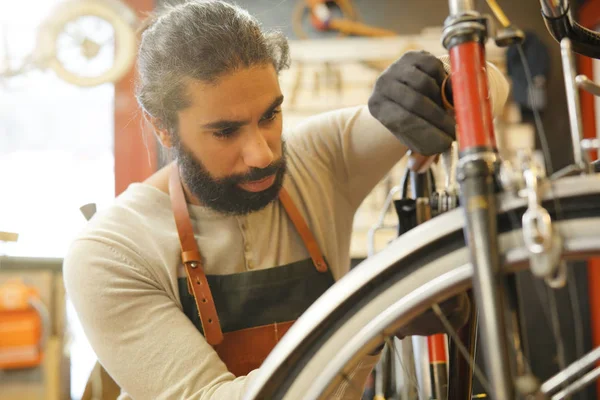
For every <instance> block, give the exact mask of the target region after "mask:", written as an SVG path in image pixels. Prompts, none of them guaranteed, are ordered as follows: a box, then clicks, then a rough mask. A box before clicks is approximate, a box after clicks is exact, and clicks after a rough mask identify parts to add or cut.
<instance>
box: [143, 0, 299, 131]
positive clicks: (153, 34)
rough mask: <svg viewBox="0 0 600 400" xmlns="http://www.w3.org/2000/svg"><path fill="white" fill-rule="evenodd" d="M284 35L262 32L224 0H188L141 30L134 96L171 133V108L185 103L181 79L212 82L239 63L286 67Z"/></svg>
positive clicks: (173, 110) (174, 116)
mask: <svg viewBox="0 0 600 400" xmlns="http://www.w3.org/2000/svg"><path fill="white" fill-rule="evenodd" d="M289 63H290V57H289V47H288V43H287V40H286V38H285V37H284V36H283V34H282V33H280V32H277V31H263V30H262V29H261V26H260V23H259V22H258V21H257V20H256V19H255V18H254V17H252V16H251V15H250V14H249V13H248V12H247V11H246V10H244V9H242V8H240V7H238V6H236V5H232V4H228V3H226V2H224V1H216V0H209V1H206V0H205V1H200V0H192V1H189V2H186V3H183V4H179V5H176V6H171V7H169V8H166V9H165V10H163V12H162V13H159V15H158V16H157V17H155V18H154V19H153V21H151V22H150V23H149V24H148V25H146V27H145V28H144V32H143V34H142V39H141V44H140V47H139V51H138V63H137V69H138V80H137V85H136V97H137V100H138V103H139V104H140V106H141V107H142V109H143V110H144V111H145V112H146V113H147V114H148V115H150V116H151V117H153V118H155V119H156V120H158V122H159V123H160V124H161V128H164V129H167V130H168V131H169V132H171V133H173V132H174V131H176V128H177V111H179V110H182V109H184V108H186V107H188V106H189V100H188V99H187V96H186V93H185V84H186V82H187V81H188V80H189V79H190V78H191V79H198V80H200V81H203V82H206V83H215V82H216V81H217V80H218V78H219V77H221V76H222V75H225V74H227V73H231V72H234V71H235V70H238V69H240V68H249V67H252V66H256V65H264V64H272V65H273V67H274V68H275V70H276V71H277V72H278V73H279V72H280V71H281V70H282V69H285V68H287V67H288V66H289Z"/></svg>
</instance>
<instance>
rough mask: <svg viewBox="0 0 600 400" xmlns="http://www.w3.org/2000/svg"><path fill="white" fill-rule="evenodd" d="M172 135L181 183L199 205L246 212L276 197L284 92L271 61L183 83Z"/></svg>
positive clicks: (280, 171)
mask: <svg viewBox="0 0 600 400" xmlns="http://www.w3.org/2000/svg"><path fill="white" fill-rule="evenodd" d="M187 95H188V96H189V99H190V100H191V105H190V106H189V107H188V108H186V109H184V110H181V111H180V112H178V124H179V125H178V132H177V134H175V135H173V136H172V138H171V139H172V143H171V144H172V146H173V149H174V151H175V155H176V157H177V163H178V164H179V168H180V171H181V176H182V180H183V182H184V183H185V184H186V186H187V187H188V189H189V190H190V192H191V193H192V194H193V195H194V196H196V197H197V198H198V200H199V201H200V202H201V204H202V205H204V206H208V207H211V208H213V209H215V210H218V211H221V212H224V213H229V214H237V215H240V214H247V213H249V212H252V211H257V210H260V209H262V208H264V207H265V206H266V205H268V204H269V203H270V202H272V201H273V200H274V199H276V198H277V195H278V193H279V190H280V188H281V184H282V181H283V177H284V174H285V166H286V165H285V149H284V144H283V142H282V138H281V131H282V117H281V103H282V101H283V96H282V94H281V89H280V87H279V81H278V79H277V74H276V72H275V69H274V68H273V67H272V66H271V65H262V66H255V67H251V68H248V69H241V70H238V71H235V72H233V73H231V74H228V75H225V76H223V77H221V78H219V80H218V81H217V82H216V83H215V84H207V83H203V82H200V81H193V82H190V83H188V85H187Z"/></svg>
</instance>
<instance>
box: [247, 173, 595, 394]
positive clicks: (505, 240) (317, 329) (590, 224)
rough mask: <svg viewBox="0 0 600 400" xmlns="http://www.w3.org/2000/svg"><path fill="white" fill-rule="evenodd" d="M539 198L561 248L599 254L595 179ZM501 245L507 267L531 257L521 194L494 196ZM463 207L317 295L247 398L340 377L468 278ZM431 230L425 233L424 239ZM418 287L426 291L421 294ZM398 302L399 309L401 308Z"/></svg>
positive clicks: (313, 387) (326, 384)
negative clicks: (524, 234)
mask: <svg viewBox="0 0 600 400" xmlns="http://www.w3.org/2000/svg"><path fill="white" fill-rule="evenodd" d="M552 193H553V194H554V196H551V195H549V196H546V197H545V200H544V204H543V205H544V207H545V208H546V209H548V211H549V212H550V214H551V215H552V217H553V220H555V219H556V216H557V210H555V208H554V206H555V204H556V202H555V200H554V199H556V200H558V202H559V204H560V210H558V214H559V215H560V218H561V219H560V221H558V222H557V223H555V226H556V227H557V228H558V229H559V232H560V233H561V236H562V238H563V248H564V252H563V256H564V257H565V258H567V259H578V258H587V257H589V256H591V255H594V254H600V179H599V178H598V176H594V175H590V176H577V177H570V178H564V179H561V180H560V181H557V182H554V183H553V187H552ZM498 205H499V207H498V208H499V212H498V231H499V243H500V254H501V257H502V258H503V261H504V266H505V268H506V269H507V271H509V272H514V271H516V270H519V269H523V268H524V267H525V266H526V265H527V263H528V262H527V257H528V253H527V250H526V249H525V248H524V247H523V240H522V234H521V218H520V217H521V215H522V214H523V212H524V211H525V207H526V202H525V201H524V200H523V199H518V198H514V197H513V196H509V195H501V196H499V200H498ZM463 225H464V216H463V211H462V209H460V208H459V209H456V210H453V211H450V212H448V213H445V214H443V215H440V216H439V217H436V218H434V219H433V220H431V221H428V222H427V223H425V224H422V225H420V226H418V227H416V228H415V229H413V230H411V231H409V232H408V233H406V234H405V235H403V236H401V237H400V238H398V239H396V240H395V241H394V242H393V243H392V244H390V246H388V247H387V248H386V249H384V250H383V251H381V252H380V253H378V254H376V255H375V256H373V257H371V258H369V259H367V260H365V261H364V262H362V263H361V264H359V265H358V266H356V267H355V268H354V269H353V270H352V271H351V272H349V273H348V274H347V275H346V276H345V277H343V278H342V279H340V280H339V281H338V282H337V283H336V284H335V285H334V286H333V287H332V288H331V289H330V290H328V291H327V292H326V293H325V294H324V295H323V296H321V298H319V299H318V300H317V301H316V302H315V303H314V304H313V305H312V306H311V307H310V308H309V309H308V310H307V311H306V312H305V313H304V314H303V315H302V316H301V317H300V319H298V321H297V322H296V324H294V326H293V327H292V328H291V329H290V330H289V331H288V333H287V334H286V336H284V338H283V339H282V341H281V342H280V343H279V344H278V345H277V346H276V348H275V349H274V350H273V351H272V352H271V354H270V355H269V357H268V358H267V359H266V360H265V362H264V363H263V365H262V366H261V368H260V370H259V371H258V373H257V374H256V375H255V376H254V377H253V380H252V383H251V385H250V386H249V388H248V391H247V392H246V394H245V396H244V399H245V400H253V399H286V400H287V399H316V398H330V397H327V389H328V388H329V389H331V388H333V387H335V386H336V385H337V384H339V383H341V380H342V375H341V374H340V371H342V370H343V369H344V368H345V367H346V368H347V366H348V365H352V364H353V363H354V362H355V361H356V360H359V359H360V358H361V357H362V356H363V355H365V354H367V353H368V352H369V351H371V350H372V349H374V348H375V347H377V346H378V345H379V344H381V343H382V339H383V337H384V336H385V335H391V334H393V332H394V331H395V330H396V329H397V328H399V327H400V326H402V325H403V324H405V323H406V322H408V321H410V319H412V318H414V317H415V316H417V315H419V314H420V313H422V312H424V311H426V310H427V309H429V308H430V307H431V305H432V304H434V303H437V302H441V301H443V300H445V299H447V298H449V297H451V296H452V295H455V294H457V293H459V292H461V291H464V290H466V289H468V288H469V287H470V278H471V276H472V267H471V265H470V262H469V251H468V248H467V247H466V246H465V241H464V236H463V231H462V228H463ZM428 234H429V237H428V238H424V237H425V236H426V235H428ZM423 293H428V294H427V296H425V297H423V295H422V294H423ZM399 310H400V311H399Z"/></svg>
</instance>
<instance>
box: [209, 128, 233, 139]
mask: <svg viewBox="0 0 600 400" xmlns="http://www.w3.org/2000/svg"><path fill="white" fill-rule="evenodd" d="M236 132H237V128H225V129H221V130H220V131H215V132H213V136H215V137H217V138H219V139H223V138H228V137H232V136H233V135H235V133H236Z"/></svg>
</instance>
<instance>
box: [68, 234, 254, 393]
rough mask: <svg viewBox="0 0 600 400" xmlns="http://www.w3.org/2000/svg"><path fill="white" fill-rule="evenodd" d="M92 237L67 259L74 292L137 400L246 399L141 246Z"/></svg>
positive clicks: (86, 325) (99, 348)
mask: <svg viewBox="0 0 600 400" xmlns="http://www.w3.org/2000/svg"><path fill="white" fill-rule="evenodd" d="M121 250H122V249H120V248H115V247H112V246H109V245H107V244H105V243H102V242H98V241H95V240H89V239H80V240H77V241H76V242H74V244H73V245H72V246H71V248H70V250H69V254H68V255H67V257H66V258H65V262H64V267H63V268H64V279H65V286H66V289H67V293H68V296H69V298H70V300H71V301H72V303H73V306H74V307H75V310H76V312H77V315H78V317H79V319H80V321H81V324H82V326H83V329H84V332H85V334H86V336H87V338H88V340H89V342H90V344H91V346H92V348H93V349H94V351H95V352H96V355H97V357H98V360H99V362H100V363H101V364H102V366H103V367H104V368H105V369H106V371H107V372H108V373H109V374H110V375H111V377H112V378H113V379H114V380H115V382H116V383H117V384H118V385H119V386H120V387H121V389H122V390H123V391H125V392H127V394H128V395H130V396H131V397H132V398H133V399H202V400H204V399H240V398H241V397H242V394H243V392H244V391H245V388H246V386H247V384H248V382H249V380H250V379H251V378H252V376H253V374H254V373H255V372H254V371H253V372H251V373H250V374H249V375H248V376H243V377H238V378H236V377H235V376H234V375H233V374H231V373H230V372H229V371H228V370H227V368H226V366H225V364H224V363H223V362H222V361H221V359H220V358H219V356H218V355H217V353H216V352H215V351H214V350H213V348H212V347H211V346H210V345H209V344H208V343H207V342H206V341H205V339H204V337H203V336H202V335H201V334H199V332H198V330H197V329H196V328H195V327H194V325H193V324H192V323H191V322H190V321H189V319H188V318H187V317H186V316H185V314H184V313H183V312H182V311H181V309H180V308H179V306H178V305H177V303H176V302H175V300H174V299H172V298H171V297H170V296H169V295H168V294H167V292H166V291H165V290H164V289H163V288H161V286H160V285H159V284H158V283H157V281H156V280H155V279H153V278H152V276H151V275H150V274H149V273H148V272H147V271H148V269H147V268H145V267H144V261H143V260H142V259H141V258H140V257H137V256H136V255H135V254H134V253H133V252H126V251H121Z"/></svg>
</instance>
